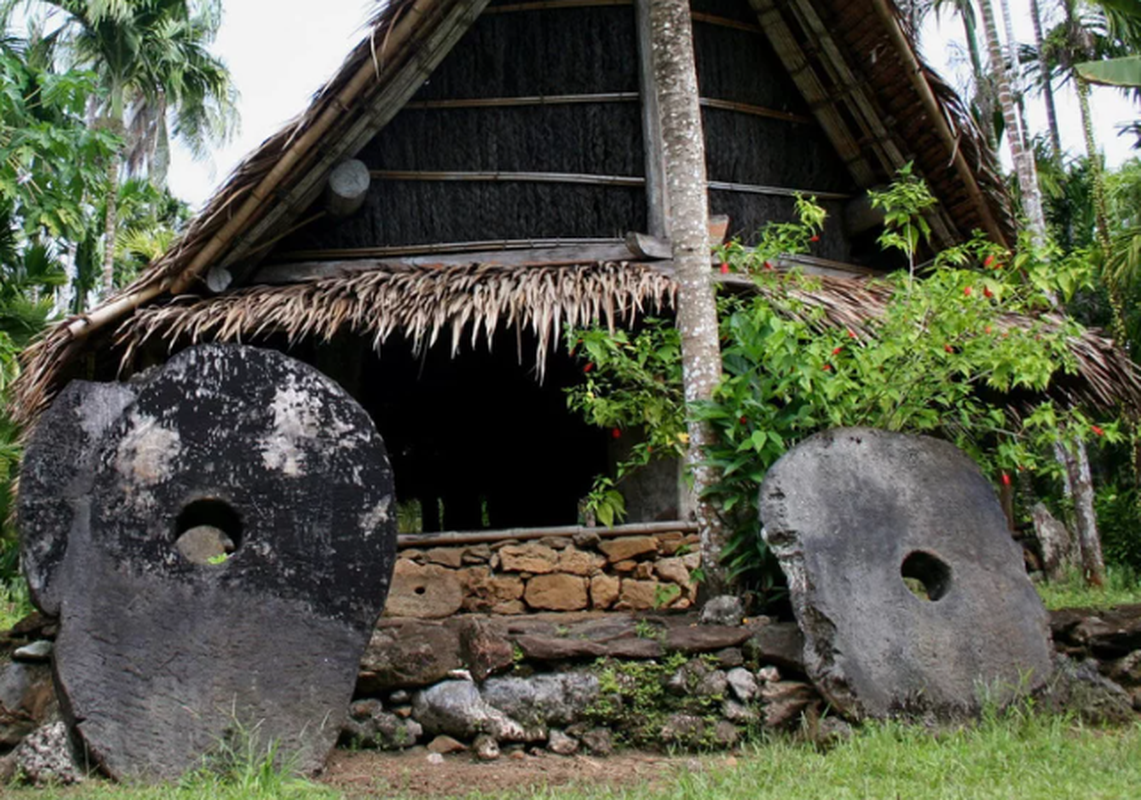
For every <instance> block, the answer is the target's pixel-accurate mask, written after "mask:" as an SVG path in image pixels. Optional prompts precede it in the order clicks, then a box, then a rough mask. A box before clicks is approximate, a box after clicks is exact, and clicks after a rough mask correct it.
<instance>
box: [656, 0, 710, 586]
mask: <svg viewBox="0 0 1141 800" xmlns="http://www.w3.org/2000/svg"><path fill="white" fill-rule="evenodd" d="M689 14H690V9H689V2H688V0H653V2H650V3H649V27H650V30H649V35H650V56H651V59H650V60H651V63H652V65H653V82H654V90H655V91H656V93H657V98H658V108H659V112H660V114H659V122H660V125H661V146H662V152H663V155H664V162H665V179H666V196H667V197H668V207H669V220H668V222H667V227H668V229H669V231H670V238H671V241H672V251H673V260H674V264H675V265H676V268H677V272H676V280H677V283H678V291H677V301H676V308H677V329H678V333H679V334H680V335H681V360H682V380H683V383H684V386H685V400H686V403H687V404H691V403H694V402H697V401H701V400H708V399H709V398H710V397H712V395H713V389H714V387H716V386H717V383H718V381H719V380H720V378H721V350H720V345H719V343H718V336H717V307H716V304H715V303H714V299H713V287H712V281H711V274H712V270H711V269H710V263H709V198H708V195H707V192H706V174H705V139H704V134H703V131H702V126H701V105H700V103H699V95H698V89H697V67H696V63H695V61H694V53H693V24H692V22H691V20H690V15H689ZM713 438H714V434H713V430H712V428H711V426H709V425H708V424H702V423H700V422H697V421H696V420H694V419H692V417H691V418H690V420H689V449H688V451H687V453H686V457H685V463H686V466H687V468H688V469H689V470H690V472H691V474H692V475H693V495H694V497H695V498H696V503H695V511H696V515H697V526H698V533H699V535H700V537H701V565H702V569H703V570H704V572H705V582H704V583H703V585H702V594H703V595H704V596H705V597H706V598H708V597H713V596H716V595H718V594H721V593H722V592H724V591H725V589H726V584H727V580H726V574H725V569H724V567H723V566H722V563H721V556H722V553H723V552H724V550H725V545H726V543H727V542H726V531H725V527H724V525H723V524H722V522H721V519H720V517H719V516H718V514H717V512H716V509H714V508H713V506H712V504H711V503H710V502H709V501H708V500H704V499H702V495H703V494H705V489H706V488H707V487H709V486H711V485H712V484H713V483H714V481H715V479H716V473H715V470H714V469H713V467H711V466H708V465H702V464H701V460H702V449H703V447H705V446H706V445H707V444H710V443H712V441H713Z"/></svg>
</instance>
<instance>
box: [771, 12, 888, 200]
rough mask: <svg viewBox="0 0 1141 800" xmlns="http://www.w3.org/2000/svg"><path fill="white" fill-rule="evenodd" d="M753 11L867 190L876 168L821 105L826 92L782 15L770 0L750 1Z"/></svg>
mask: <svg viewBox="0 0 1141 800" xmlns="http://www.w3.org/2000/svg"><path fill="white" fill-rule="evenodd" d="M749 3H750V5H752V7H753V10H754V11H756V12H757V17H758V19H759V21H760V23H761V29H762V30H763V31H764V32H765V36H766V37H767V38H768V40H769V44H771V45H772V47H773V50H774V51H775V52H776V54H777V57H778V58H779V59H780V60H781V63H782V64H784V68H785V69H786V70H787V71H788V73H789V75H790V76H791V77H792V80H793V83H795V84H796V86H797V88H798V89H799V90H800V93H801V94H802V95H803V96H804V99H805V101H806V102H807V103H808V104H809V107H810V108H811V109H812V113H813V116H815V117H816V121H817V122H819V123H820V127H821V128H823V129H824V133H825V134H826V135H827V136H828V138H829V140H831V142H832V146H833V147H835V148H836V151H837V153H838V154H839V156H840V158H841V160H842V161H844V163H846V164H847V165H848V169H849V171H850V172H851V174H852V179H853V180H854V181H855V182H856V185H858V186H859V187H861V188H863V189H866V188H868V187H870V186H874V185H876V183H877V182H878V181H877V179H876V174H875V171H874V170H873V169H872V167H871V165H870V164H869V163H868V161H867V159H866V157H865V156H864V153H863V150H862V149H861V148H860V146H859V145H858V144H857V143H856V140H855V139H854V138H853V137H852V135H851V133H850V132H849V131H848V129H847V126H846V125H845V124H844V121H843V120H842V119H841V118H840V115H839V114H838V113H837V112H836V109H835V107H834V106H833V105H831V104H822V103H821V102H820V101H822V100H823V99H824V98H825V96H826V95H827V92H826V91H825V89H824V87H823V85H822V84H821V82H820V78H819V76H817V74H816V71H815V70H814V69H813V68H812V66H811V64H810V63H809V61H808V59H807V57H806V56H805V55H804V51H803V50H802V48H801V47H800V45H799V44H798V43H797V41H796V37H794V36H793V34H792V30H791V29H790V28H789V27H788V24H787V23H786V22H785V21H784V17H782V16H781V14H780V12H779V11H778V10H777V9H776V7H775V6H774V5H773V3H772V2H771V0H749Z"/></svg>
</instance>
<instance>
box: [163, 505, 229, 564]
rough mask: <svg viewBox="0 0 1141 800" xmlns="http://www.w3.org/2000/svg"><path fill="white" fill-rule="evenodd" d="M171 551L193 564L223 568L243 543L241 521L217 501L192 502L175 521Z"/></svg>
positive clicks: (227, 506) (226, 506) (227, 507)
mask: <svg viewBox="0 0 1141 800" xmlns="http://www.w3.org/2000/svg"><path fill="white" fill-rule="evenodd" d="M174 535H175V540H174V549H175V550H177V551H178V552H179V553H181V554H182V557H183V558H185V559H186V560H187V561H189V562H191V563H193V564H204V565H218V564H224V563H225V562H226V561H227V560H228V559H229V558H230V556H231V555H232V554H233V553H234V551H236V550H237V549H238V547H239V546H240V545H241V543H242V518H241V516H240V515H239V514H238V512H237V511H236V510H234V507H233V506H231V505H230V504H229V503H227V502H226V501H225V500H219V499H218V498H216V497H203V498H200V499H198V500H193V501H191V502H190V503H187V504H186V506H184V507H183V509H182V511H180V512H179V514H178V519H177V520H176V521H175V532H174Z"/></svg>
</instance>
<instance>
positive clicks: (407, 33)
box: [171, 0, 442, 294]
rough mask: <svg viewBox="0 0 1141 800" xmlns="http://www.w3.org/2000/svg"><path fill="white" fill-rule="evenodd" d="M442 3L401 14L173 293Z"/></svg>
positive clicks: (422, 2)
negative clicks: (388, 55)
mask: <svg viewBox="0 0 1141 800" xmlns="http://www.w3.org/2000/svg"><path fill="white" fill-rule="evenodd" d="M441 2H442V0H414V2H413V3H412V4H411V5H410V6H409V7H408V9H407V10H406V11H404V12H402V16H401V18H400V20H399V21H398V22H397V23H396V25H395V26H394V27H393V28H392V29H391V31H390V32H388V33H386V34H385V36H384V38H383V39H382V41H381V51H380V52H378V53H376V55H375V59H374V58H369V59H366V60H365V62H364V63H363V64H362V65H361V66H360V68H359V69H358V70H357V71H356V73H355V74H354V75H353V77H352V78H351V79H350V80H349V82H348V83H346V84H345V86H344V88H343V89H341V91H340V92H338V93H337V96H336V97H335V98H334V99H333V100H332V101H331V102H329V103H328V104H326V106H325V110H324V111H322V112H321V114H320V116H318V117H317V120H316V121H315V122H314V123H313V124H312V125H310V126H309V128H308V129H307V130H305V131H304V132H303V133H302V134H301V135H300V136H299V137H297V138H296V139H295V140H293V141H292V142H291V143H290V145H289V147H288V148H287V149H286V151H285V152H284V153H282V155H281V157H280V158H279V159H278V161H277V163H276V164H275V165H274V167H273V169H271V170H270V171H269V173H268V174H267V175H266V176H265V177H264V178H262V180H261V182H260V183H258V185H257V186H256V187H254V189H253V190H252V191H251V192H250V194H249V196H248V197H247V198H246V200H245V202H243V203H242V205H241V207H240V208H239V209H238V210H237V212H236V213H235V214H234V216H233V217H231V218H230V220H229V222H227V223H226V225H225V226H224V227H223V228H222V229H221V230H220V231H218V232H217V233H215V234H214V236H213V237H212V238H211V239H210V241H209V242H207V243H206V246H205V247H203V248H202V249H201V250H199V251H198V255H196V256H195V257H194V260H193V261H191V262H190V264H188V265H187V267H186V269H184V270H183V271H182V273H181V274H180V275H179V276H178V278H177V280H175V281H174V283H173V284H172V286H171V291H172V293H174V294H178V293H180V292H183V291H185V290H186V288H187V287H188V286H189V285H190V283H191V282H192V281H193V280H194V279H195V278H196V277H197V276H198V273H199V272H201V271H202V269H203V268H204V267H205V266H206V265H207V264H209V263H210V262H211V261H212V260H214V259H215V258H216V257H217V256H218V255H219V254H220V253H221V252H222V250H223V249H224V248H225V247H226V246H227V245H229V244H230V241H231V240H232V239H233V237H234V236H235V234H237V233H238V231H239V230H241V228H242V226H243V225H245V224H246V222H247V221H248V220H249V219H250V217H252V216H253V214H254V212H255V211H257V210H258V209H259V208H260V207H261V204H262V203H264V202H265V201H266V200H267V199H269V198H270V197H271V195H272V193H273V190H274V189H276V188H277V186H278V184H280V183H281V181H282V179H284V178H285V176H286V175H288V174H289V173H290V171H291V170H292V169H293V167H294V166H296V165H297V163H298V162H299V161H300V160H301V158H302V157H303V156H305V155H307V154H308V152H309V149H310V148H311V147H312V146H313V145H314V144H316V143H317V141H318V140H319V139H320V138H321V137H322V136H323V135H324V134H325V132H326V131H327V130H328V129H329V128H330V127H331V126H332V125H333V123H335V122H336V121H337V120H338V119H339V118H340V117H341V116H342V115H343V114H344V113H345V109H347V108H349V106H350V104H351V103H352V102H353V101H354V100H356V99H357V96H358V95H359V94H360V93H361V92H363V91H364V90H365V89H366V88H368V87H369V86H370V85H371V84H372V83H373V82H374V81H375V80H376V79H377V77H378V76H379V74H380V70H381V66H380V64H381V63H382V62H383V59H384V55H385V51H388V52H393V51H396V50H398V49H400V48H401V47H402V46H403V45H404V44H405V42H407V41H408V39H410V38H411V37H412V35H413V34H414V33H415V32H416V30H417V28H418V27H419V17H421V16H423V15H425V14H427V13H428V12H429V11H430V10H431V8H432V7H433V6H436V5H439V4H440V3H441Z"/></svg>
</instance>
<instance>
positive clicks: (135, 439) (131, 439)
mask: <svg viewBox="0 0 1141 800" xmlns="http://www.w3.org/2000/svg"><path fill="white" fill-rule="evenodd" d="M128 419H129V421H130V425H131V427H130V429H129V430H128V431H127V433H126V435H125V436H124V437H123V440H122V441H121V442H120V443H119V448H118V450H117V452H116V454H115V468H116V469H117V470H118V471H119V474H120V475H122V476H123V477H124V478H125V479H126V480H128V481H132V482H134V483H136V484H139V485H140V486H151V485H153V484H156V483H158V482H159V481H161V480H164V479H165V478H167V477H169V476H170V472H171V468H172V465H173V464H174V460H175V459H176V458H178V455H179V453H180V452H181V451H182V445H181V441H180V439H179V435H178V431H177V430H173V429H171V428H165V427H163V425H162V423H160V422H159V421H158V420H157V419H156V418H155V417H152V416H149V415H145V414H137V413H132V414H131V415H130V417H129V418H128Z"/></svg>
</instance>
